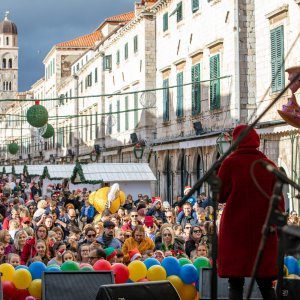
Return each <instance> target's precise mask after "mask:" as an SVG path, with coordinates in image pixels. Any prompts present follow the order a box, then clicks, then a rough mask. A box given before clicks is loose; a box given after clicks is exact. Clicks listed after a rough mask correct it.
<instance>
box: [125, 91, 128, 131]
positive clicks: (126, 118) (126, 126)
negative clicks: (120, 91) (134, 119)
mask: <svg viewBox="0 0 300 300" xmlns="http://www.w3.org/2000/svg"><path fill="white" fill-rule="evenodd" d="M128 128H129V118H128V96H126V97H125V130H128Z"/></svg>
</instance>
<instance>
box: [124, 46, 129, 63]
mask: <svg viewBox="0 0 300 300" xmlns="http://www.w3.org/2000/svg"><path fill="white" fill-rule="evenodd" d="M124 58H125V60H126V59H128V43H126V44H125V47H124Z"/></svg>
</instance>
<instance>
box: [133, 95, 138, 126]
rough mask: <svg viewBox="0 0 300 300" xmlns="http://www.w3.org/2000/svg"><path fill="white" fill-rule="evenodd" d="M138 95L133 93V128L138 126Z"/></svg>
mask: <svg viewBox="0 0 300 300" xmlns="http://www.w3.org/2000/svg"><path fill="white" fill-rule="evenodd" d="M138 108H139V94H138V93H134V128H136V127H137V126H138V117H139V111H138Z"/></svg>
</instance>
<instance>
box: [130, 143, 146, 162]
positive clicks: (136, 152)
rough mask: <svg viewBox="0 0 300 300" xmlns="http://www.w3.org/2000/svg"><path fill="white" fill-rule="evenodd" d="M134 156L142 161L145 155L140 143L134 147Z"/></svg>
mask: <svg viewBox="0 0 300 300" xmlns="http://www.w3.org/2000/svg"><path fill="white" fill-rule="evenodd" d="M133 154H134V156H135V158H136V159H141V158H142V157H143V154H144V147H143V146H142V145H141V144H139V143H137V144H135V146H134V147H133Z"/></svg>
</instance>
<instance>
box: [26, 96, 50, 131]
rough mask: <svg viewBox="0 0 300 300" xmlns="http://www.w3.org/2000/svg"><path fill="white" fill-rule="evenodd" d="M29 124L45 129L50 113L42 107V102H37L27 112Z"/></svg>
mask: <svg viewBox="0 0 300 300" xmlns="http://www.w3.org/2000/svg"><path fill="white" fill-rule="evenodd" d="M27 122H28V123H29V124H30V125H31V126H33V127H37V128H40V127H43V126H44V125H46V124H47V122H48V111H47V109H46V108H45V107H44V106H42V105H40V101H38V100H37V101H35V105H33V106H31V107H30V108H29V109H28V111H27Z"/></svg>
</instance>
